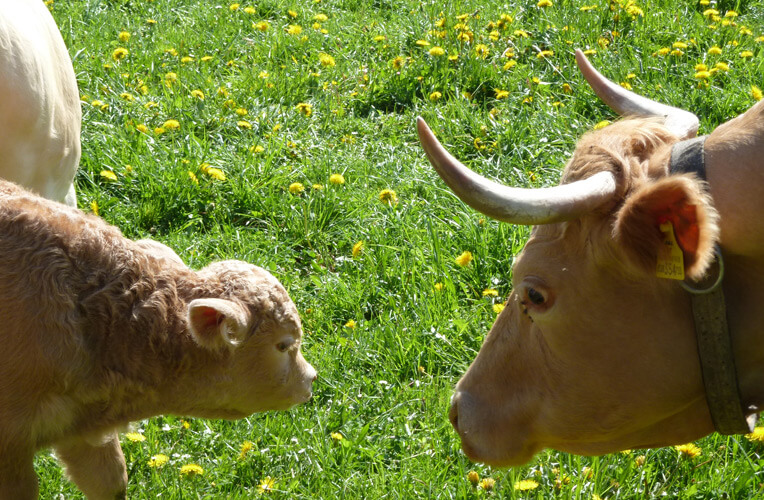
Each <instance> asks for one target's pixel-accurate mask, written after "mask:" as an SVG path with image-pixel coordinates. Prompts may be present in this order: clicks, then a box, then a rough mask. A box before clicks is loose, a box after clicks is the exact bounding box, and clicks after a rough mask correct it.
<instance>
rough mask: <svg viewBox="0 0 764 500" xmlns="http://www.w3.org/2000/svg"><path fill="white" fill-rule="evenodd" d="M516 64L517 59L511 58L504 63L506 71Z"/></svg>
mask: <svg viewBox="0 0 764 500" xmlns="http://www.w3.org/2000/svg"><path fill="white" fill-rule="evenodd" d="M515 66H517V61H515V60H514V59H510V60H509V61H507V62H505V63H504V71H508V70H510V69H512V68H514V67H515Z"/></svg>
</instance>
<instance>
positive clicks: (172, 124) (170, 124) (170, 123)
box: [162, 120, 180, 130]
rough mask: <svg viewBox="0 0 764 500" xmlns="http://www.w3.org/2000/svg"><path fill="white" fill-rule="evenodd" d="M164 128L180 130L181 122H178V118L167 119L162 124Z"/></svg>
mask: <svg viewBox="0 0 764 500" xmlns="http://www.w3.org/2000/svg"><path fill="white" fill-rule="evenodd" d="M162 128H164V129H166V130H178V129H179V128H180V122H178V120H167V121H166V122H164V124H163V125H162Z"/></svg>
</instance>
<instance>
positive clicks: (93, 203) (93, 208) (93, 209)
mask: <svg viewBox="0 0 764 500" xmlns="http://www.w3.org/2000/svg"><path fill="white" fill-rule="evenodd" d="M90 211H91V212H93V213H94V214H95V215H98V202H97V201H96V200H93V201H91V202H90Z"/></svg>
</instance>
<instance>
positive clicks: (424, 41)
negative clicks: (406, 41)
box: [414, 40, 430, 47]
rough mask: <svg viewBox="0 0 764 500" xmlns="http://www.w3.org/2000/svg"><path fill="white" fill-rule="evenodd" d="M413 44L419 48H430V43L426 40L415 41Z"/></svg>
mask: <svg viewBox="0 0 764 500" xmlns="http://www.w3.org/2000/svg"><path fill="white" fill-rule="evenodd" d="M414 43H416V44H417V45H419V46H420V47H429V46H430V42H428V41H427V40H417V41H416V42H414Z"/></svg>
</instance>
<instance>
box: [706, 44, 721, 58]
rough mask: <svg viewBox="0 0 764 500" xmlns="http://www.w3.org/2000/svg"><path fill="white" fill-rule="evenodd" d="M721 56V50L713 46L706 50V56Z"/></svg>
mask: <svg viewBox="0 0 764 500" xmlns="http://www.w3.org/2000/svg"><path fill="white" fill-rule="evenodd" d="M721 54H722V49H720V48H719V47H717V46H716V45H714V46H713V47H711V48H710V49H708V55H710V56H719V55H721Z"/></svg>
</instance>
